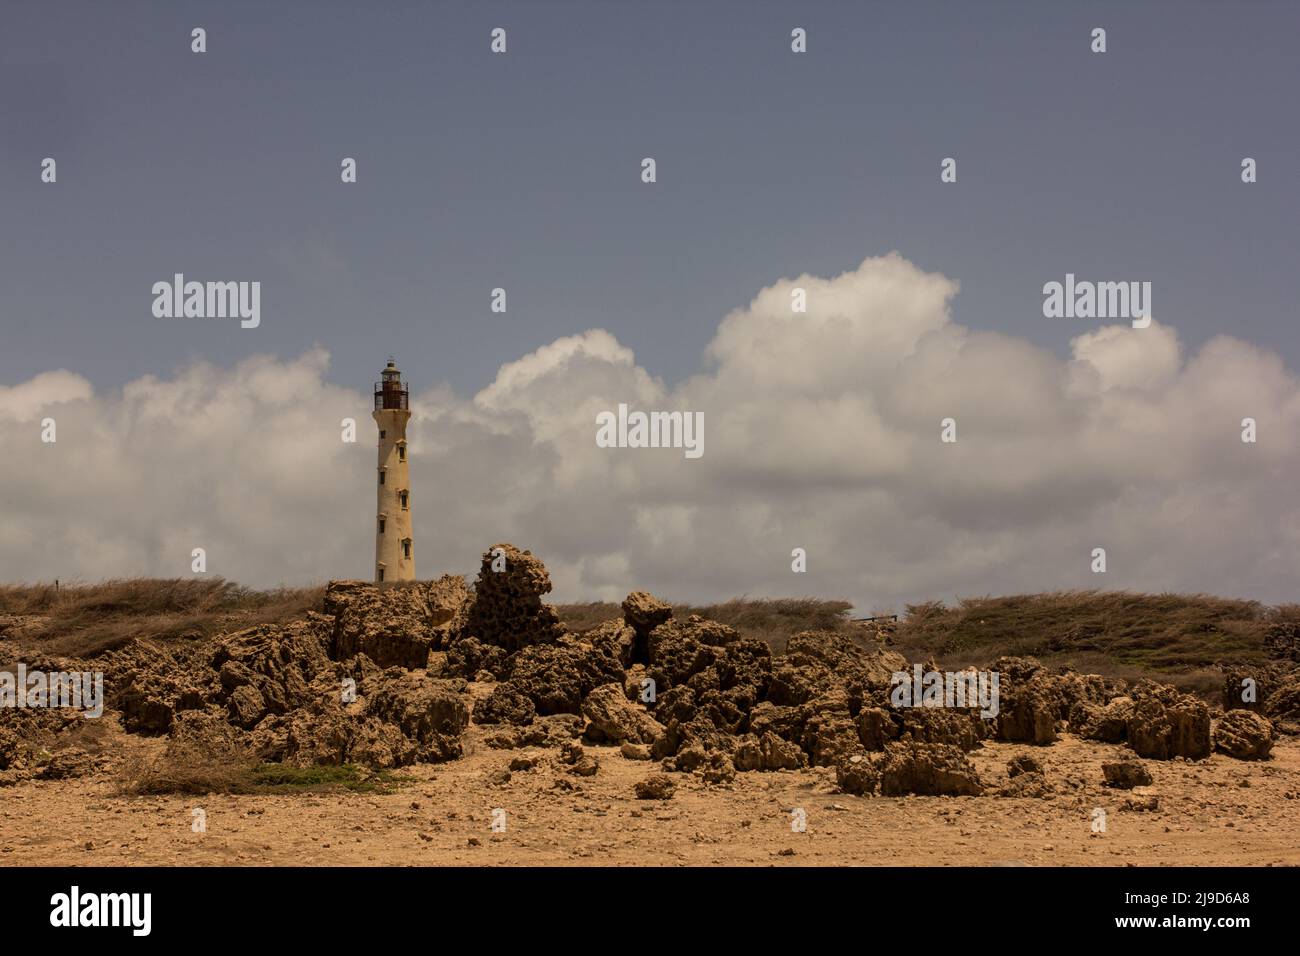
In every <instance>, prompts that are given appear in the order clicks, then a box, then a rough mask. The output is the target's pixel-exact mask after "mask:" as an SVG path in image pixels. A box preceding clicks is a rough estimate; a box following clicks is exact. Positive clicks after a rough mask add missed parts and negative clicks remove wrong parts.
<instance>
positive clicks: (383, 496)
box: [374, 360, 415, 582]
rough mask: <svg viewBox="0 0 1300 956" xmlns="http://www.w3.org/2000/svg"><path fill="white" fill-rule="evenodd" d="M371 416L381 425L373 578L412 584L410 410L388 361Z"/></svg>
mask: <svg viewBox="0 0 1300 956" xmlns="http://www.w3.org/2000/svg"><path fill="white" fill-rule="evenodd" d="M374 416H375V424H376V425H378V426H379V472H378V474H377V475H376V476H375V482H376V485H377V490H378V494H377V496H376V497H377V500H378V503H379V504H378V508H377V509H376V511H377V514H376V515H375V580H376V581H378V582H383V581H414V580H415V543H414V541H413V537H412V534H411V477H410V466H409V464H408V462H407V455H406V423H407V422H408V421H409V420H410V418H411V409H410V401H409V396H408V393H407V388H406V385H405V384H404V383H403V382H402V373H401V372H399V371H398V370H397V365H396V363H395V362H393V361H391V360H390V361H389V363H388V367H387V368H385V369H384V371H383V373H382V375H381V376H380V380H379V381H378V382H376V383H375V411H374Z"/></svg>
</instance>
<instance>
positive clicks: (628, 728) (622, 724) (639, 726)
mask: <svg viewBox="0 0 1300 956" xmlns="http://www.w3.org/2000/svg"><path fill="white" fill-rule="evenodd" d="M582 714H583V716H584V717H586V718H587V720H588V721H590V723H588V725H587V731H586V734H587V737H588V738H589V739H590V740H592V741H594V742H596V743H606V744H621V743H623V742H624V741H629V742H631V743H634V744H653V743H654V742H655V741H656V740H658V739H659V738H660V737H662V736H663V735H664V726H663V724H661V723H659V721H657V720H655V719H654V718H653V717H651V716H650V715H649V714H648V713H646V711H645V709H644V708H643V707H642V706H641V705H640V704H636V703H633V702H632V701H630V700H628V699H627V695H626V694H624V693H623V688H622V686H621V685H619V684H604V685H602V686H600V687H597V688H595V689H594V690H592V691H591V692H590V693H589V694H588V695H587V699H586V700H585V701H583V704H582Z"/></svg>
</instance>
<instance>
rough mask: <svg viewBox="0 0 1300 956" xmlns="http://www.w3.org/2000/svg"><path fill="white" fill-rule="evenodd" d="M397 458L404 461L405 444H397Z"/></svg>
mask: <svg viewBox="0 0 1300 956" xmlns="http://www.w3.org/2000/svg"><path fill="white" fill-rule="evenodd" d="M397 460H398V461H406V446H405V445H398V446H397Z"/></svg>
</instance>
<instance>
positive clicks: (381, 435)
mask: <svg viewBox="0 0 1300 956" xmlns="http://www.w3.org/2000/svg"><path fill="white" fill-rule="evenodd" d="M387 434H388V432H386V431H384V430H383V429H382V428H381V429H379V437H380V438H383V437H385V436H386V435H387Z"/></svg>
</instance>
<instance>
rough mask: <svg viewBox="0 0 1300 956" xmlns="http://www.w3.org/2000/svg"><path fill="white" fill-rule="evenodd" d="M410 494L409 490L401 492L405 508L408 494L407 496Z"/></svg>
mask: <svg viewBox="0 0 1300 956" xmlns="http://www.w3.org/2000/svg"><path fill="white" fill-rule="evenodd" d="M408 494H409V492H406V491H403V492H401V499H402V507H403V508H405V507H406V496H407V495H408Z"/></svg>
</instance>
